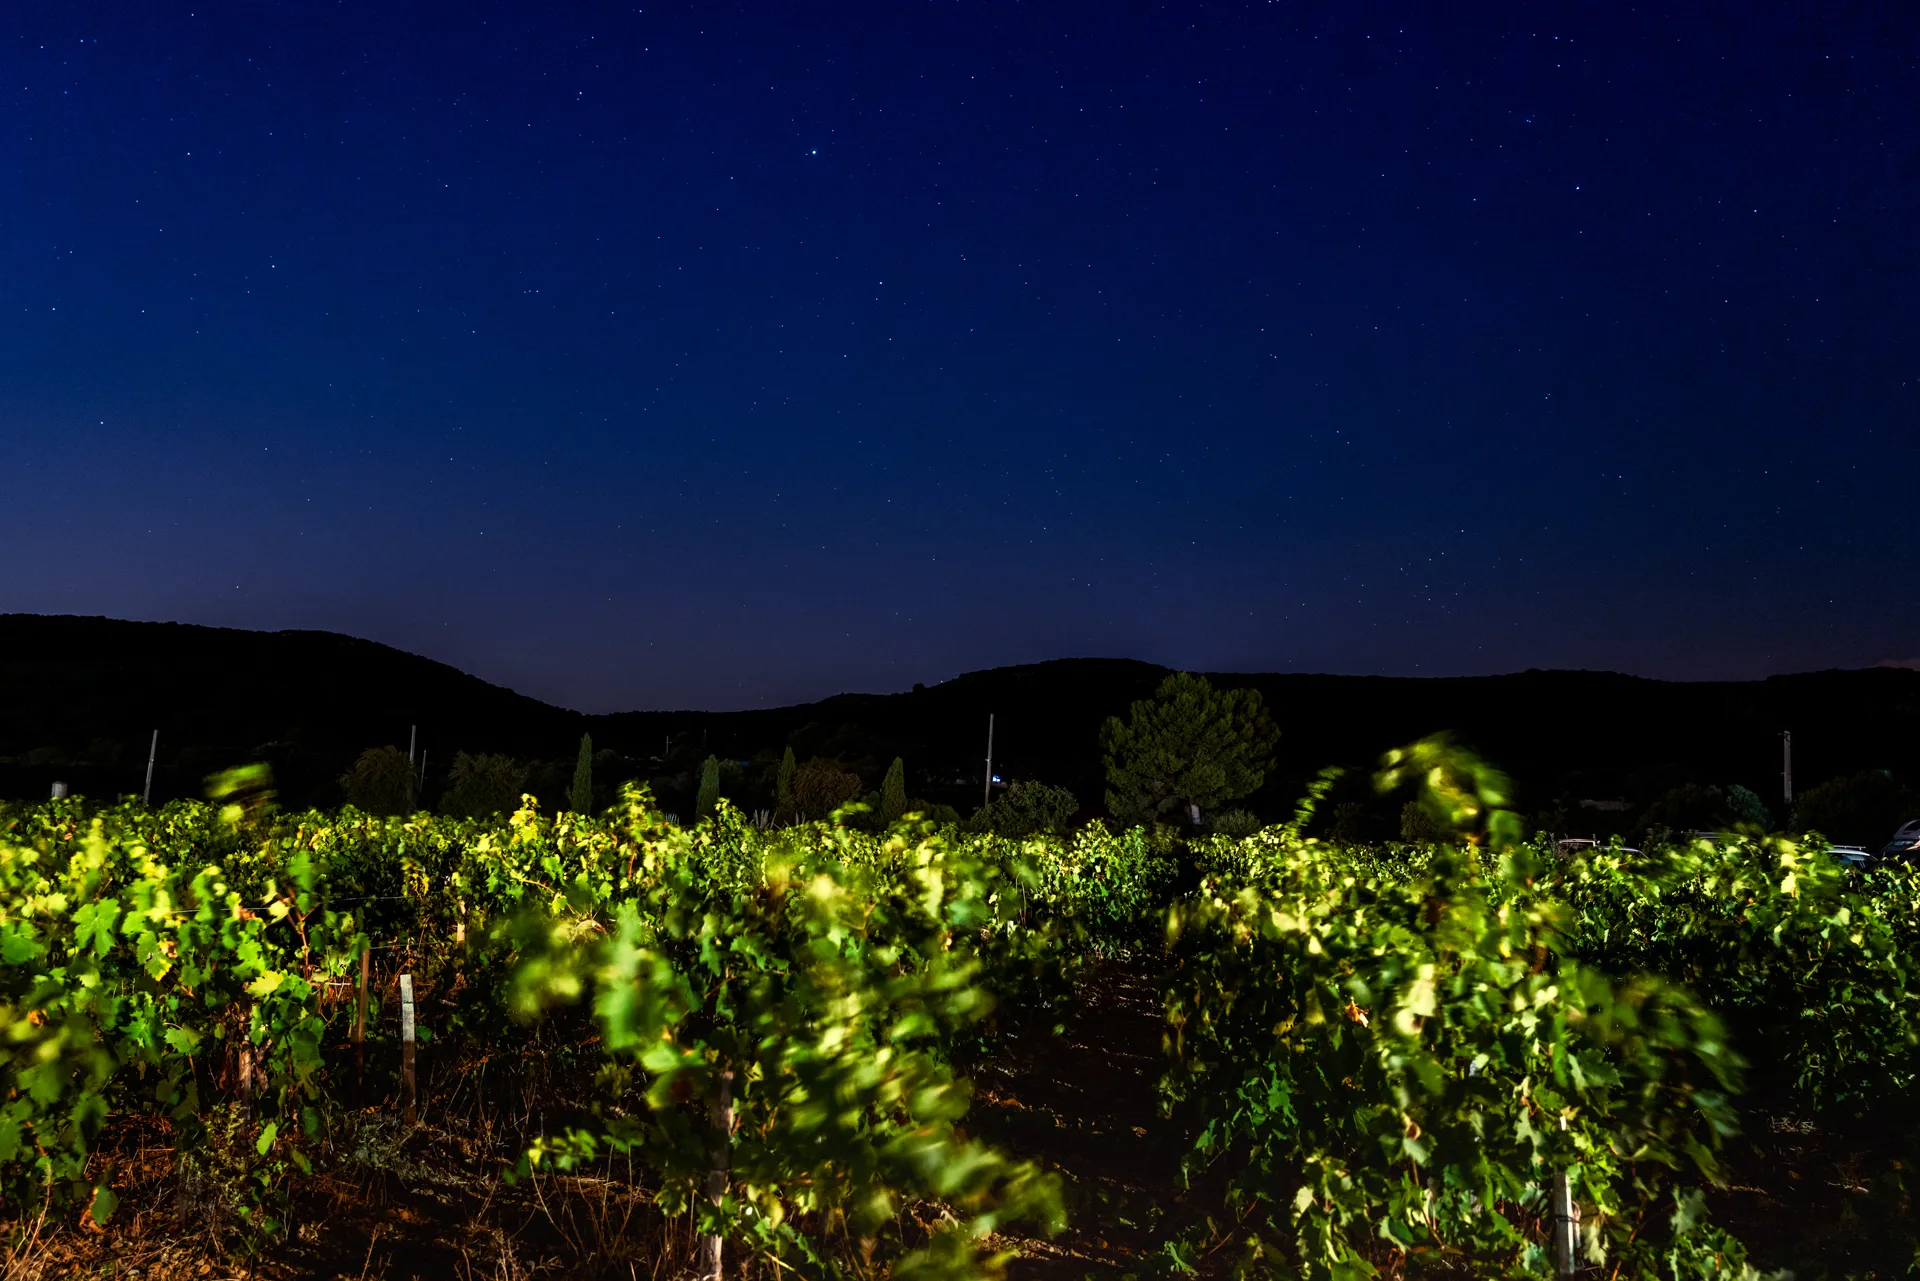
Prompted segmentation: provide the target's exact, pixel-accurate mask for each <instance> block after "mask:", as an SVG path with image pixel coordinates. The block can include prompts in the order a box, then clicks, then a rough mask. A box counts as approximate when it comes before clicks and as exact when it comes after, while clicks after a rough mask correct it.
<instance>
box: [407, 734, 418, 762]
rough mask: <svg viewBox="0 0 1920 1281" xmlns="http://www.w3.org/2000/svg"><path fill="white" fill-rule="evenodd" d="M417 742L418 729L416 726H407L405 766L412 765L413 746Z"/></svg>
mask: <svg viewBox="0 0 1920 1281" xmlns="http://www.w3.org/2000/svg"><path fill="white" fill-rule="evenodd" d="M419 741H420V727H419V726H418V725H409V726H407V764H409V765H411V764H413V745H414V744H415V743H417V742H419Z"/></svg>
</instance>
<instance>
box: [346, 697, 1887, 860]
mask: <svg viewBox="0 0 1920 1281" xmlns="http://www.w3.org/2000/svg"><path fill="white" fill-rule="evenodd" d="M850 731H851V727H842V728H841V730H839V731H837V732H833V733H829V734H825V735H824V736H814V739H815V745H816V746H818V747H821V748H824V749H826V750H819V751H813V752H810V753H809V754H808V755H807V756H806V757H805V759H804V760H803V759H801V758H800V755H799V753H797V752H796V750H795V745H794V743H792V742H789V743H787V744H785V745H784V746H783V747H782V748H781V749H780V750H779V751H778V752H777V753H775V752H773V751H771V750H769V751H764V752H761V753H759V754H758V755H756V756H755V757H753V758H751V759H749V760H738V759H732V758H723V757H721V756H719V755H717V754H715V753H711V752H706V751H704V750H702V749H699V748H694V747H693V746H692V745H691V744H679V745H676V744H675V743H674V742H673V741H672V740H671V739H670V740H669V741H668V743H667V745H666V751H665V753H664V754H663V755H662V756H661V757H659V758H655V759H654V761H653V762H652V764H653V766H654V767H655V768H654V772H653V773H652V774H651V775H648V774H646V773H645V772H644V770H642V771H641V772H639V773H636V766H644V765H645V764H646V763H645V762H636V761H634V760H632V759H630V758H623V757H620V756H618V755H617V754H615V753H613V752H606V751H601V752H596V751H595V750H594V745H593V739H592V737H591V736H590V735H583V736H582V738H581V740H580V744H579V750H578V752H577V754H576V755H575V758H574V760H573V761H572V763H571V766H570V768H569V767H568V765H567V764H566V763H565V762H539V761H533V762H529V761H523V760H520V759H518V758H514V757H510V756H505V755H500V754H496V753H485V752H482V753H468V752H458V753H456V754H455V755H454V756H453V758H452V760H451V761H450V762H449V763H448V765H447V766H446V767H445V769H444V771H443V772H441V773H440V774H437V775H435V776H434V777H433V778H432V779H431V780H428V779H425V778H424V777H423V774H422V771H421V770H420V768H419V766H418V764H417V762H415V761H411V760H409V758H408V756H407V754H406V753H404V752H402V751H400V750H399V749H398V748H396V747H391V746H387V747H376V748H369V749H368V750H366V751H365V752H362V753H361V754H360V756H359V757H358V758H357V759H356V760H355V761H354V763H353V765H352V766H351V767H350V768H349V769H348V770H347V772H346V773H345V774H344V775H342V776H341V778H340V785H341V788H342V789H343V791H344V794H345V797H346V799H347V801H348V802H349V803H350V804H352V805H354V806H355V807H357V808H359V809H362V810H365V811H367V812H369V813H375V814H404V813H410V812H413V811H415V810H418V809H421V808H431V809H433V810H435V811H436V812H439V813H443V814H451V815H460V816H467V817H484V816H486V815H490V814H498V813H503V812H507V811H510V810H512V809H514V808H517V807H518V806H519V805H520V803H521V798H522V796H523V795H526V794H528V793H529V792H531V793H532V794H533V795H536V796H540V797H552V798H557V800H558V801H559V803H560V804H561V805H562V806H563V807H564V808H566V809H570V810H573V811H575V812H577V813H589V812H593V811H595V810H597V809H600V808H603V807H605V806H606V805H608V804H611V803H612V800H613V798H614V796H615V795H616V793H617V790H618V784H619V783H620V782H623V781H625V780H626V779H629V778H635V777H640V778H642V779H644V781H646V782H648V783H649V784H650V785H651V786H652V787H653V789H654V793H655V795H656V796H657V797H659V798H660V799H661V801H662V803H663V806H664V807H666V808H669V809H671V808H673V807H674V806H675V805H676V804H679V805H680V806H681V807H682V808H683V810H684V815H683V816H684V818H685V819H686V820H687V821H690V822H697V821H699V820H701V819H704V818H707V817H709V816H711V815H712V814H713V813H714V811H715V810H716V808H717V807H718V806H719V804H720V802H721V801H722V800H723V799H724V800H726V801H727V802H729V803H730V804H732V805H733V806H734V807H735V808H736V809H739V810H740V811H742V812H743V813H745V814H747V815H748V816H749V817H750V818H752V819H753V820H754V821H756V822H762V823H773V824H787V823H802V822H812V821H816V820H821V819H825V818H828V817H829V816H831V815H834V814H836V813H841V814H842V816H843V818H844V819H845V820H846V821H849V822H852V823H854V824H856V825H864V826H869V827H872V826H886V825H890V824H892V823H894V822H896V821H898V820H899V819H901V818H903V817H905V816H906V815H909V814H919V815H922V816H925V817H926V818H929V819H932V820H934V821H936V822H942V823H952V824H956V825H958V826H959V827H960V828H961V829H962V830H963V831H969V832H991V833H995V834H998V835H1002V836H1009V837H1026V836H1034V835H1039V834H1044V833H1056V834H1058V833H1065V832H1068V831H1070V830H1072V829H1073V828H1074V827H1075V826H1076V825H1078V824H1080V823H1082V822H1085V821H1088V820H1089V819H1092V818H1095V817H1100V815H1097V814H1095V813H1093V812H1090V811H1089V809H1088V807H1087V806H1085V805H1084V804H1083V802H1082V800H1081V798H1080V797H1078V796H1076V795H1075V794H1074V793H1073V792H1072V791H1071V790H1069V789H1068V788H1065V787H1061V786H1058V785H1057V784H1054V783H1049V782H1046V781H1042V780H1039V779H1034V778H1021V779H1015V780H1012V781H1011V783H1010V784H1008V785H1007V786H1005V787H990V788H989V789H988V799H987V800H986V801H985V803H984V804H980V805H978V806H976V807H974V808H973V809H972V810H971V812H970V813H967V814H965V815H963V814H962V813H961V812H960V811H959V810H958V809H957V808H956V807H954V806H953V805H951V804H948V803H946V802H943V801H936V800H930V799H927V798H926V797H924V796H919V795H915V794H914V793H913V792H912V790H911V789H910V786H909V777H908V770H907V765H906V761H905V759H904V758H902V757H900V756H897V755H896V756H894V757H893V758H892V760H891V761H890V762H888V764H887V765H886V766H885V768H884V770H882V769H881V768H880V767H879V765H878V762H875V761H871V759H868V760H866V761H864V762H863V761H862V760H861V759H858V758H857V757H856V758H851V759H850V758H849V755H848V753H849V752H851V751H852V750H853V748H854V743H855V740H854V737H853V735H852V734H851V732H850ZM796 737H798V736H796ZM1278 738H1279V730H1278V729H1277V727H1276V726H1275V724H1274V722H1273V719H1272V717H1271V715H1270V714H1269V712H1268V709H1267V708H1266V707H1265V705H1264V704H1263V702H1262V700H1261V697H1260V695H1259V693H1258V692H1257V691H1254V690H1250V689H1231V690H1217V689H1215V688H1214V687H1213V686H1212V684H1211V683H1210V682H1209V681H1207V679H1206V678H1205V677H1202V676H1197V675H1194V674H1191V673H1186V672H1177V673H1174V674H1172V675H1170V676H1168V677H1167V678H1166V679H1165V680H1164V681H1162V682H1161V684H1160V686H1159V688H1158V689H1157V690H1156V691H1155V692H1154V695H1153V697H1151V698H1148V699H1142V700H1140V701H1138V702H1136V703H1134V704H1133V705H1132V706H1131V707H1130V708H1129V710H1128V714H1127V715H1126V717H1125V718H1121V717H1111V718H1109V719H1108V720H1107V721H1106V723H1105V724H1104V725H1103V726H1102V727H1101V729H1100V748H1101V756H1102V763H1103V765H1104V770H1105V783H1106V787H1105V791H1104V795H1103V797H1102V799H1103V800H1104V802H1105V806H1104V810H1105V814H1104V817H1106V818H1108V819H1110V820H1111V821H1113V822H1114V823H1117V824H1120V825H1123V826H1132V825H1136V824H1139V825H1143V826H1146V827H1149V828H1153V829H1156V830H1165V831H1168V832H1170V833H1176V834H1177V833H1188V834H1194V833H1203V832H1219V833H1222V834H1226V835H1236V836H1237V835H1244V834H1246V833H1248V832H1251V831H1254V830H1257V829H1258V828H1259V827H1261V826H1263V825H1264V824H1265V823H1266V822H1268V821H1274V820H1277V819H1278V818H1280V817H1283V816H1284V813H1285V812H1286V811H1285V810H1281V806H1287V807H1289V808H1290V806H1291V803H1292V796H1291V794H1289V795H1286V796H1276V795H1272V793H1274V792H1276V791H1278V790H1280V788H1276V787H1275V786H1273V779H1272V771H1273V751H1274V746H1275V744H1276V742H1277V740H1278ZM835 748H838V749H839V752H840V754H834V749H835ZM1366 777H1367V770H1366V769H1364V768H1360V769H1353V770H1349V771H1348V777H1347V778H1346V779H1345V780H1342V781H1340V782H1339V783H1337V784H1333V785H1330V787H1331V792H1330V795H1329V796H1328V797H1327V799H1326V803H1324V804H1323V805H1322V806H1320V808H1319V810H1318V811H1317V815H1316V817H1315V819H1314V827H1313V828H1312V829H1311V830H1312V831H1314V832H1315V833H1317V834H1319V835H1323V836H1326V837H1329V838H1332V839H1335V840H1339V841H1343V842H1354V841H1390V840H1404V841H1431V840H1437V839H1439V838H1440V837H1441V835H1442V833H1441V832H1440V831H1438V830H1437V829H1436V828H1435V826H1434V822H1433V820H1432V818H1431V817H1430V816H1429V815H1428V814H1427V813H1426V811H1425V810H1423V809H1422V808H1421V807H1419V806H1418V805H1414V804H1407V805H1404V806H1402V805H1400V804H1398V803H1397V802H1395V801H1394V800H1393V799H1392V798H1383V797H1380V796H1378V795H1375V794H1374V793H1373V791H1372V789H1371V787H1370V786H1368V785H1367V784H1366V782H1365V780H1366ZM868 780H875V782H876V783H877V786H870V785H869V781H868ZM429 782H430V783H431V787H430V788H429V786H428V783H429ZM1302 785H1303V781H1302V780H1284V781H1282V786H1283V787H1284V788H1286V789H1289V790H1290V792H1297V791H1298V790H1299V789H1300V787H1301V786H1302ZM1263 789H1264V791H1263ZM1628 790H1629V791H1631V792H1633V793H1634V794H1636V795H1637V796H1638V797H1639V799H1638V800H1633V799H1613V798H1598V799H1596V798H1586V797H1580V796H1578V795H1575V794H1574V793H1573V791H1572V790H1568V791H1567V792H1566V793H1565V794H1563V795H1561V796H1560V797H1557V798H1555V799H1553V800H1551V801H1548V802H1547V803H1545V804H1542V805H1540V806H1538V807H1537V808H1536V809H1535V810H1534V811H1533V812H1532V813H1531V814H1530V816H1529V817H1530V819H1531V824H1532V826H1533V827H1534V829H1536V830H1540V831H1546V832H1550V833H1553V834H1555V835H1599V836H1608V835H1619V836H1624V837H1627V838H1629V839H1639V840H1653V839H1660V838H1662V837H1666V836H1672V835H1685V834H1686V833H1688V832H1692V831H1721V830H1732V829H1751V830H1761V831H1767V830H1775V829H1777V828H1780V827H1785V828H1787V829H1788V830H1792V831H1817V832H1819V833H1821V834H1823V835H1825V836H1827V837H1828V838H1829V839H1832V840H1835V841H1841V842H1849V843H1856V844H1863V845H1868V846H1875V847H1877V845H1878V843H1879V842H1882V841H1884V840H1885V839H1886V838H1887V837H1888V836H1889V835H1890V834H1891V833H1892V832H1893V831H1894V829H1895V828H1897V827H1898V826H1899V825H1900V824H1901V823H1903V822H1906V821H1909V820H1911V819H1913V818H1916V817H1920V793H1916V792H1915V791H1914V790H1913V789H1912V788H1910V787H1908V786H1906V785H1905V784H1903V783H1901V782H1900V781H1898V780H1896V779H1895V778H1894V777H1893V776H1892V775H1890V774H1889V773H1887V772H1885V771H1867V772H1864V773H1858V774H1853V775H1849V776H1846V777H1843V778H1836V779H1831V780H1828V781H1827V782H1824V783H1821V784H1819V785H1818V786H1815V787H1812V788H1810V789H1808V790H1807V791H1805V792H1804V793H1802V794H1801V795H1800V796H1799V797H1798V798H1797V800H1796V802H1795V804H1794V805H1793V806H1792V807H1791V809H1790V810H1789V809H1785V808H1784V807H1783V809H1782V811H1781V812H1780V813H1778V814H1776V813H1775V812H1774V810H1773V809H1772V808H1770V807H1769V806H1768V804H1767V803H1766V802H1765V801H1764V800H1763V799H1762V798H1761V797H1760V795H1759V794H1757V793H1756V792H1754V791H1753V790H1752V789H1751V788H1748V787H1746V786H1744V785H1742V784H1738V783H1703V782H1700V781H1698V780H1696V779H1690V778H1682V779H1674V778H1671V777H1666V778H1664V779H1663V777H1662V775H1661V773H1660V771H1659V770H1657V769H1654V770H1649V771H1643V772H1642V775H1641V776H1636V778H1635V779H1632V780H1629V789H1628ZM429 791H431V793H432V795H431V796H430V797H429V796H428V794H427V793H428V792H429ZM1262 795H1264V796H1267V801H1266V803H1265V804H1264V805H1263V806H1255V805H1252V804H1248V805H1246V806H1245V807H1241V806H1239V805H1237V804H1236V803H1241V802H1249V798H1256V797H1258V796H1262ZM676 796H677V797H680V798H682V800H681V801H680V802H675V801H674V800H673V798H674V797H676ZM849 807H852V808H849ZM1262 809H1264V810H1265V811H1267V812H1266V813H1264V814H1263V813H1261V812H1260V811H1261V810H1262ZM1276 810H1279V811H1280V812H1275V811H1276Z"/></svg>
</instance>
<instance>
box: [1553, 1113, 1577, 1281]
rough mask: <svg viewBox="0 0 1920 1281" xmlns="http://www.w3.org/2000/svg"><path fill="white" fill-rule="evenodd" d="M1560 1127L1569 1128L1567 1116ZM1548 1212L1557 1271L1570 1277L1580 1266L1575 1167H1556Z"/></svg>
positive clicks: (1558, 1274) (1562, 1119) (1554, 1264)
mask: <svg viewBox="0 0 1920 1281" xmlns="http://www.w3.org/2000/svg"><path fill="white" fill-rule="evenodd" d="M1560 1128H1561V1129H1562V1130H1565V1129H1566V1128H1567V1118H1566V1117H1564V1116H1563V1117H1561V1118H1560ZM1547 1214H1548V1216H1549V1217H1548V1223H1549V1225H1550V1227H1551V1229H1552V1233H1553V1270H1554V1273H1555V1275H1557V1276H1563V1277H1570V1276H1572V1275H1573V1274H1574V1273H1575V1272H1577V1271H1578V1270H1579V1267H1580V1260H1579V1250H1580V1207H1578V1206H1576V1205H1575V1204H1574V1203H1573V1171H1572V1170H1570V1169H1569V1170H1555V1171H1554V1173H1553V1182H1552V1183H1550V1184H1548V1186H1547Z"/></svg>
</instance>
